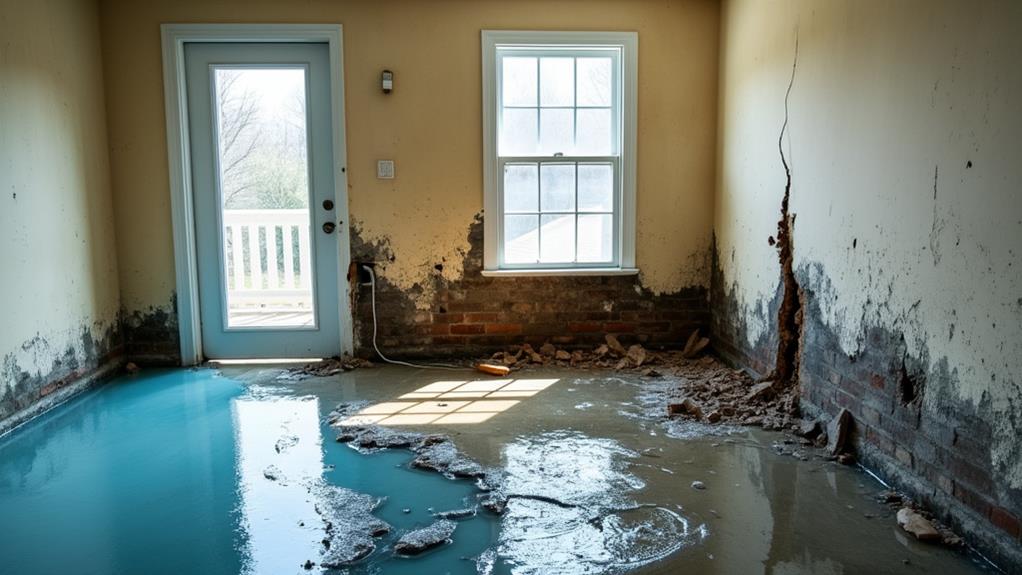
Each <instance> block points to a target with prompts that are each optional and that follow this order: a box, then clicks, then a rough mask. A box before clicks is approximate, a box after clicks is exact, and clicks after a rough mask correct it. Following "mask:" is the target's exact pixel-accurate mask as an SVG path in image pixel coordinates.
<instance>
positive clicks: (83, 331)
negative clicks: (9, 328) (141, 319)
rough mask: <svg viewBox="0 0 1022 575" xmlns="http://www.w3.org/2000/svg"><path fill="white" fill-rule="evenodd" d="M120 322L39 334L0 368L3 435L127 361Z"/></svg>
mask: <svg viewBox="0 0 1022 575" xmlns="http://www.w3.org/2000/svg"><path fill="white" fill-rule="evenodd" d="M123 356H124V346H123V341H122V338H121V330H120V326H119V325H118V323H117V322H93V323H89V324H83V325H81V326H79V327H78V328H77V329H71V330H68V331H67V332H64V333H59V334H49V335H46V336H44V335H42V334H37V335H35V336H34V337H32V338H31V339H29V340H27V341H25V342H24V343H22V344H21V345H20V346H19V347H18V349H16V350H13V351H10V352H8V353H6V354H5V355H4V356H3V360H2V363H0V381H2V382H4V385H3V386H0V433H2V432H3V431H5V430H6V429H9V428H10V427H13V426H14V425H17V424H18V423H20V422H21V421H23V420H25V419H28V418H29V417H32V416H33V415H35V414H36V413H38V412H39V411H41V410H44V409H46V408H48V407H50V406H51V405H54V404H55V403H57V402H59V401H61V400H63V399H64V398H66V397H67V395H68V394H69V393H73V392H75V391H78V390H80V389H82V388H83V387H84V386H86V385H89V384H91V383H94V382H95V381H98V380H99V379H101V378H102V377H103V376H105V375H107V374H109V373H111V372H112V371H113V370H115V369H116V368H117V367H119V366H120V364H121V363H122V362H123Z"/></svg>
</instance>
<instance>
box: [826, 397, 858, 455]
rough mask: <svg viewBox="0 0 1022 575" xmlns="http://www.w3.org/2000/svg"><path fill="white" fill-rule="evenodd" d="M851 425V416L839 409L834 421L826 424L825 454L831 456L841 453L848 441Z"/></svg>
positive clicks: (846, 411) (843, 409)
mask: <svg viewBox="0 0 1022 575" xmlns="http://www.w3.org/2000/svg"><path fill="white" fill-rule="evenodd" d="M851 424H852V414H851V413H849V412H848V410H847V409H845V408H843V407H842V408H841V411H839V412H838V414H837V415H836V416H834V419H832V420H830V423H828V424H827V438H828V442H827V452H828V453H830V454H831V455H837V454H839V453H841V452H842V451H843V450H844V448H845V443H847V441H848V429H849V427H851Z"/></svg>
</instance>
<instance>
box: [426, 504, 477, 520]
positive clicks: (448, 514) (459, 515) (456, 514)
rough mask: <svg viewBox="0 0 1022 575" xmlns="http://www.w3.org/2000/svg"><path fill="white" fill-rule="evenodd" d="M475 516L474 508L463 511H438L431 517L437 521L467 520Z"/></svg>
mask: <svg viewBox="0 0 1022 575" xmlns="http://www.w3.org/2000/svg"><path fill="white" fill-rule="evenodd" d="M475 516H476V508H475V507H466V508H464V509H451V510H450V511H440V512H438V513H434V514H433V517H436V518H438V519H454V520H456V519H468V518H470V517H475Z"/></svg>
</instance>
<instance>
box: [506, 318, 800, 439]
mask: <svg viewBox="0 0 1022 575" xmlns="http://www.w3.org/2000/svg"><path fill="white" fill-rule="evenodd" d="M605 340H606V342H605V343H603V344H601V345H599V346H597V347H596V348H595V349H593V350H592V351H582V350H573V351H568V350H565V349H559V348H557V347H556V346H554V345H553V344H550V343H546V344H544V345H543V346H541V347H540V348H539V349H538V350H537V349H534V348H533V347H532V346H531V345H529V344H524V345H520V346H513V347H512V348H511V349H509V350H508V351H501V352H497V353H495V354H493V356H492V357H491V358H490V359H489V361H490V362H493V363H497V364H500V365H505V366H507V367H508V368H510V369H512V370H516V369H522V368H525V367H529V366H550V365H556V366H561V367H573V368H578V369H601V368H602V369H614V370H617V371H636V372H639V373H641V375H644V376H647V377H662V376H673V377H676V378H678V379H679V380H680V382H679V385H678V387H677V388H676V389H674V390H673V391H672V392H671V393H670V394H669V395H668V397H665V398H664V399H665V402H666V404H667V415H668V416H669V417H685V418H689V419H693V420H697V421H701V422H705V423H727V424H737V425H756V426H762V427H763V428H764V429H774V430H782V429H793V430H794V428H795V427H797V426H798V425H800V423H801V422H799V421H798V391H797V389H795V388H794V387H793V386H791V385H788V384H786V383H782V382H775V381H761V382H756V381H755V380H753V379H752V378H751V377H749V375H748V374H747V373H745V372H744V371H742V370H737V369H731V368H729V367H727V366H726V365H724V364H722V363H721V362H720V361H718V360H717V359H715V358H714V357H712V356H703V357H699V356H700V355H701V354H702V353H703V351H704V350H705V349H706V347H707V346H708V345H709V343H710V341H709V339H707V338H705V337H699V332H693V333H692V336H691V337H689V339H688V343H687V344H686V345H685V347H684V348H683V349H682V350H681V351H651V350H647V349H646V348H644V347H643V346H641V345H639V344H635V345H631V346H629V347H627V348H626V347H625V346H624V345H622V344H621V342H620V341H618V339H617V338H616V337H615V336H613V335H607V336H606V338H605ZM814 437H815V435H814Z"/></svg>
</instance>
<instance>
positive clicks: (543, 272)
mask: <svg viewBox="0 0 1022 575" xmlns="http://www.w3.org/2000/svg"><path fill="white" fill-rule="evenodd" d="M638 273H639V270H638V268H539V269H531V270H530V269H521V270H518V269H512V270H483V277H488V278H514V277H543V276H634V275H636V274H638Z"/></svg>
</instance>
